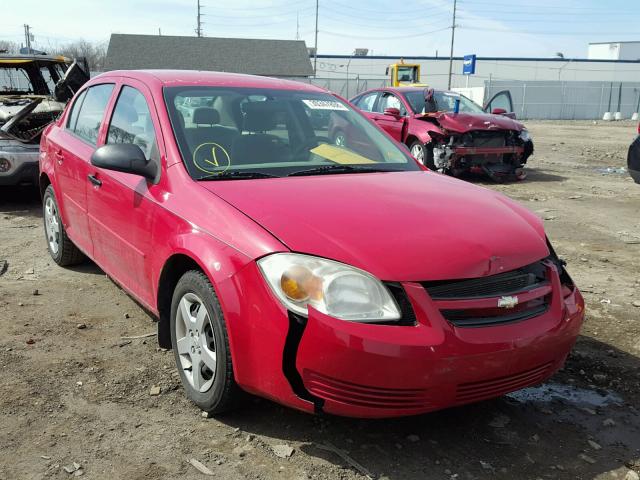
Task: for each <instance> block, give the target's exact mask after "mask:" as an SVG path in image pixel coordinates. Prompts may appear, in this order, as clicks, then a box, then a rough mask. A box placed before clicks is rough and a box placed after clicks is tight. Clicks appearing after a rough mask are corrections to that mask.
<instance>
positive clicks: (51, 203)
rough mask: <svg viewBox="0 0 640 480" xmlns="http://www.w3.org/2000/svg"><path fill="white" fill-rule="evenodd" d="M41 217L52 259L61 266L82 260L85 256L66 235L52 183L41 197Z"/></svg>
mask: <svg viewBox="0 0 640 480" xmlns="http://www.w3.org/2000/svg"><path fill="white" fill-rule="evenodd" d="M42 218H43V220H44V233H45V239H46V241H47V250H49V255H51V258H52V259H53V261H54V262H56V263H57V264H58V265H60V266H61V267H65V266H68V265H75V264H77V263H80V262H82V261H83V260H84V259H85V258H86V257H85V256H84V254H83V253H82V252H81V251H80V250H79V249H78V247H76V246H75V245H74V243H73V242H72V241H71V239H70V238H69V237H68V236H67V232H66V230H65V229H64V225H63V224H62V220H61V218H60V210H59V209H58V202H56V196H55V194H54V191H53V186H52V185H49V186H47V188H46V190H45V191H44V196H43V197H42Z"/></svg>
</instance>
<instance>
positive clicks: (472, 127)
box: [333, 87, 533, 182]
mask: <svg viewBox="0 0 640 480" xmlns="http://www.w3.org/2000/svg"><path fill="white" fill-rule="evenodd" d="M351 102H352V103H353V104H354V105H355V106H357V107H358V108H359V109H360V110H362V112H363V113H364V114H365V115H366V116H367V117H369V118H370V119H371V120H373V121H374V122H375V123H376V124H377V125H378V126H379V127H381V128H382V129H384V130H385V131H387V133H389V134H390V135H391V136H392V137H393V138H394V139H395V140H397V141H399V142H401V143H404V144H405V145H406V146H407V147H409V149H410V150H411V154H412V155H413V156H414V157H415V158H416V159H417V160H418V161H420V162H421V163H423V164H424V165H426V166H427V167H429V168H430V169H431V170H436V171H439V172H442V173H446V174H449V175H453V176H455V177H458V176H460V175H462V174H465V173H480V174H486V175H488V176H489V177H490V178H491V179H493V180H494V181H498V182H501V181H505V180H523V179H524V178H525V177H526V174H525V172H524V170H523V167H524V165H525V163H526V162H527V160H528V159H529V157H530V156H531V154H532V153H533V142H532V141H531V137H530V136H529V132H528V131H527V129H526V128H525V127H524V125H522V124H521V123H520V122H517V121H515V119H514V118H515V115H514V114H513V113H512V112H513V102H512V99H511V94H510V93H509V92H508V91H502V92H499V93H497V94H496V95H495V96H494V97H493V98H492V99H491V100H490V101H489V102H488V103H487V105H486V106H485V108H482V107H481V106H480V105H477V104H476V103H474V102H473V101H471V100H470V99H468V98H467V97H465V96H463V95H460V94H459V93H456V92H450V91H443V90H434V89H432V88H427V89H425V88H423V87H398V88H383V89H377V90H369V91H367V92H364V93H362V94H360V95H358V96H357V97H355V98H353V99H352V100H351ZM488 112H490V113H488ZM344 138H345V136H344V133H343V132H341V131H340V128H339V126H336V127H335V128H334V136H333V139H334V143H336V144H337V145H339V144H340V143H341V142H342V141H343V140H344Z"/></svg>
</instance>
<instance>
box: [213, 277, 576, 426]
mask: <svg viewBox="0 0 640 480" xmlns="http://www.w3.org/2000/svg"><path fill="white" fill-rule="evenodd" d="M251 269H253V268H251ZM256 273H258V272H256ZM258 275H259V274H258ZM252 283H253V282H252ZM258 283H262V284H264V282H263V281H262V279H260V282H257V281H256V282H255V283H254V286H253V287H252V288H251V289H247V288H243V289H242V292H243V296H246V297H248V298H244V301H243V302H242V303H246V302H251V303H252V304H253V306H251V305H250V304H249V305H246V306H245V307H243V308H242V310H244V312H246V316H245V317H244V318H241V317H240V316H237V317H236V316H233V317H232V318H231V319H230V322H229V323H234V324H235V325H230V329H231V331H230V336H231V340H232V344H233V345H232V353H233V354H234V364H235V367H236V371H235V373H236V379H237V381H238V383H239V384H240V385H241V386H242V387H244V388H245V389H247V390H249V391H251V392H253V393H257V394H259V395H263V396H266V397H268V398H272V399H274V400H276V401H279V402H281V403H284V404H287V405H289V406H292V407H295V408H298V409H301V410H306V411H315V412H326V413H331V414H335V415H344V416H350V417H370V418H374V417H380V418H383V417H395V416H405V415H415V414H420V413H425V412H429V411H433V410H438V409H442V408H447V407H451V406H455V405H461V404H465V403H470V402H475V401H479V400H483V399H487V398H492V397H497V396H500V395H503V394H505V393H508V392H511V391H514V390H518V389H521V388H524V387H527V386H531V385H535V384H538V383H540V382H543V381H544V380H546V379H547V378H548V377H550V376H551V375H552V374H553V373H555V372H556V371H557V370H558V369H559V368H560V367H561V366H562V365H563V363H564V361H565V359H566V357H567V355H568V353H569V351H570V349H571V347H572V346H573V344H574V343H575V340H576V338H577V336H578V333H579V329H580V326H581V324H582V320H583V317H584V301H583V299H582V296H581V295H580V292H579V291H578V290H577V289H574V290H573V291H571V293H570V294H568V295H566V296H563V293H562V287H561V285H560V279H559V277H558V275H557V273H556V274H555V277H554V278H553V279H552V294H551V295H552V300H551V301H550V304H549V308H548V310H547V311H546V312H545V313H544V314H542V315H540V316H538V317H535V318H532V319H530V320H525V321H521V322H517V323H511V324H506V325H500V326H492V327H482V328H457V327H454V326H453V325H452V324H451V323H449V322H448V321H447V320H445V318H444V317H443V316H442V314H441V313H440V309H439V306H438V304H437V302H435V301H433V300H432V299H431V298H430V297H429V295H428V294H427V292H426V290H425V289H424V288H423V287H422V286H421V285H420V284H418V283H410V282H409V283H403V284H402V286H403V287H404V289H405V291H406V293H407V296H408V298H409V300H410V302H411V305H412V306H413V309H414V312H415V315H416V320H417V321H416V325H415V326H392V325H371V324H360V323H355V322H347V321H342V320H337V319H334V318H331V317H328V316H326V315H323V314H321V313H319V312H317V311H312V312H311V313H310V315H309V318H308V319H307V320H306V322H304V324H302V323H301V322H298V321H296V317H295V316H292V315H288V314H287V312H286V311H284V310H283V309H281V308H279V305H278V304H277V301H276V300H275V298H274V297H273V295H272V294H271V292H270V291H267V290H265V289H263V288H262V287H259V286H258ZM254 287H255V288H254ZM223 298H224V297H223ZM254 302H258V303H254ZM257 305H259V306H257ZM274 305H277V306H274ZM223 308H224V306H223Z"/></svg>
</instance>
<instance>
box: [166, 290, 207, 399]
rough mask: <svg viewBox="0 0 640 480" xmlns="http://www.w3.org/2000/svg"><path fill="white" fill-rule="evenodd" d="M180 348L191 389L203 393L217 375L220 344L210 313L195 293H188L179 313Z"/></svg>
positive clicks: (177, 324)
mask: <svg viewBox="0 0 640 480" xmlns="http://www.w3.org/2000/svg"><path fill="white" fill-rule="evenodd" d="M175 329H176V344H177V349H178V355H179V358H180V365H181V368H182V369H183V370H184V374H185V377H186V379H187V381H188V382H189V384H190V385H191V387H192V388H193V389H194V390H196V391H197V392H200V393H203V392H206V391H207V390H209V389H210V388H211V386H212V385H213V381H214V379H215V375H216V365H217V354H216V341H215V336H214V333H213V327H212V323H211V319H210V315H209V312H208V311H207V308H206V306H205V305H204V302H203V301H202V300H201V299H200V297H198V296H197V295H196V294H194V293H191V292H189V293H185V294H184V295H183V296H182V298H181V299H180V302H179V303H178V311H177V312H176V323H175Z"/></svg>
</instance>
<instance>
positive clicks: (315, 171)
mask: <svg viewBox="0 0 640 480" xmlns="http://www.w3.org/2000/svg"><path fill="white" fill-rule="evenodd" d="M394 171H396V172H397V171H399V170H389V169H383V168H376V167H363V166H360V165H357V166H354V165H323V166H321V167H315V168H309V169H307V170H298V171H297V172H293V173H290V174H289V175H287V176H288V177H295V176H303V175H331V174H333V173H375V172H394Z"/></svg>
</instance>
